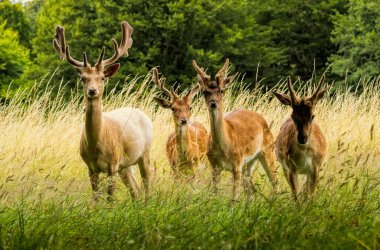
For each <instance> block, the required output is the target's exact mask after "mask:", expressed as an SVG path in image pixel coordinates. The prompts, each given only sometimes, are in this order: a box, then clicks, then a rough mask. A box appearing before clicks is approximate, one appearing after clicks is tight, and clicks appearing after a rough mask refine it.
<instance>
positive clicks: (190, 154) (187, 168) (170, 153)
mask: <svg viewBox="0 0 380 250" xmlns="http://www.w3.org/2000/svg"><path fill="white" fill-rule="evenodd" d="M153 82H154V83H155V84H156V85H157V86H158V87H159V88H160V90H161V91H162V92H163V93H164V94H166V95H167V96H168V97H169V98H170V100H165V99H161V98H157V97H155V98H154V99H155V101H156V102H157V103H158V104H159V105H160V106H161V107H163V108H167V109H169V108H170V109H171V110H172V114H173V120H174V127H175V131H174V133H172V134H171V135H170V136H169V138H168V141H167V143H166V153H167V157H168V159H169V162H170V165H171V167H172V169H173V171H174V173H175V179H177V177H178V176H188V175H190V176H191V179H193V177H194V176H195V175H196V168H197V166H198V165H199V162H200V160H201V159H202V158H203V157H204V156H205V154H206V149H207V130H206V128H205V127H204V126H203V125H202V124H201V123H199V122H193V121H190V116H191V103H192V98H193V95H194V93H195V92H196V91H198V89H199V87H198V86H195V87H193V88H192V89H191V90H190V91H189V92H188V93H187V94H186V95H184V96H183V97H181V96H179V95H178V94H176V93H175V92H174V90H172V91H169V90H167V89H166V88H165V86H164V79H161V80H159V79H158V70H157V69H156V68H154V69H153Z"/></svg>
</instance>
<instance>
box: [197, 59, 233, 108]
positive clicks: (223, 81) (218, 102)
mask: <svg viewBox="0 0 380 250" xmlns="http://www.w3.org/2000/svg"><path fill="white" fill-rule="evenodd" d="M228 64H229V60H228V59H226V62H225V63H224V65H223V67H222V68H221V69H220V70H219V71H218V73H217V74H216V75H215V80H211V77H210V76H209V75H207V74H206V72H205V71H204V69H203V68H200V67H199V66H198V65H197V63H196V62H195V60H193V66H194V69H195V71H196V72H197V79H198V83H199V85H200V86H201V90H202V92H203V95H204V96H205V99H206V103H207V107H208V108H209V109H218V108H220V107H221V106H222V103H223V92H224V90H225V89H227V88H228V87H229V86H230V85H231V83H232V82H233V81H234V79H235V77H236V76H237V75H238V73H236V74H234V75H232V76H228V77H227V76H226V73H227V69H228Z"/></svg>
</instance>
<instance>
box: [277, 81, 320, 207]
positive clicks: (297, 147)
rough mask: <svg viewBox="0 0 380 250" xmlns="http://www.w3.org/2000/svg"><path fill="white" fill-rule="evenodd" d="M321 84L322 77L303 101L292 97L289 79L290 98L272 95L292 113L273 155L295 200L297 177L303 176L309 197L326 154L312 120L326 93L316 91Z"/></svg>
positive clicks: (288, 96)
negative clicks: (288, 107)
mask: <svg viewBox="0 0 380 250" xmlns="http://www.w3.org/2000/svg"><path fill="white" fill-rule="evenodd" d="M323 82H324V76H322V77H321V79H320V81H319V83H318V87H317V88H316V90H315V91H314V93H313V94H312V95H311V96H309V97H305V98H301V97H299V96H298V95H297V94H296V92H295V91H294V89H293V87H292V83H291V79H290V77H289V78H288V81H287V85H288V89H289V92H290V95H287V94H280V93H276V92H273V94H274V95H275V96H276V97H277V99H278V100H280V102H281V103H282V104H284V105H287V106H290V107H291V108H292V109H293V111H292V114H291V116H290V117H289V118H288V119H287V120H286V121H285V122H284V124H283V125H282V126H281V128H280V132H279V134H278V136H277V139H276V144H275V151H276V155H277V158H278V160H279V161H280V163H281V165H282V167H283V169H284V173H285V176H286V179H287V181H288V183H289V185H290V187H291V189H292V193H293V196H294V198H295V199H296V200H298V199H299V194H300V188H299V182H298V174H305V175H307V180H306V188H307V190H306V191H307V193H309V194H312V193H313V192H314V191H315V188H316V185H317V182H318V174H319V169H320V167H321V165H322V161H323V158H324V156H325V154H326V139H325V137H324V135H323V133H322V132H321V129H320V128H319V126H318V124H317V123H316V121H315V119H314V117H315V115H314V107H315V105H316V103H317V102H318V101H319V100H320V99H321V98H322V97H323V95H324V94H325V93H326V89H324V90H320V89H321V86H322V84H323Z"/></svg>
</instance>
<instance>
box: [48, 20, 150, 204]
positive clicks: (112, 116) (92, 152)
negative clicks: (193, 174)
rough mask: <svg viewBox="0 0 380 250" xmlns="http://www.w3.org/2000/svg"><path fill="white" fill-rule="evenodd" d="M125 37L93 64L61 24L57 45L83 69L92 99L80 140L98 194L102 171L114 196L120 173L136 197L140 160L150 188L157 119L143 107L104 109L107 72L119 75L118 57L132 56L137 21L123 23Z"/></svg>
mask: <svg viewBox="0 0 380 250" xmlns="http://www.w3.org/2000/svg"><path fill="white" fill-rule="evenodd" d="M121 27H122V39H121V43H120V45H119V44H118V43H117V41H116V40H115V39H112V41H113V44H114V49H115V52H114V54H113V56H112V57H111V58H109V59H106V60H104V59H103V58H104V54H105V47H103V48H102V51H101V53H100V57H99V59H98V61H97V63H96V64H95V66H94V67H92V66H91V65H90V64H89V62H88V61H87V56H86V52H84V53H83V61H82V62H81V61H78V60H75V59H74V58H72V57H71V55H70V50H69V46H68V45H66V40H65V30H64V28H63V27H61V26H57V27H56V34H55V39H54V40H53V46H54V48H55V50H56V51H57V52H58V54H59V56H60V58H61V59H63V60H66V61H67V62H68V63H70V64H72V65H73V66H74V67H75V69H76V70H77V71H78V72H79V75H80V77H81V81H82V82H83V89H84V96H85V100H86V114H85V125H84V129H83V132H82V136H81V141H80V155H81V157H82V159H83V161H84V162H85V163H86V165H87V167H88V171H89V177H90V181H91V186H92V190H93V192H94V195H95V198H96V193H97V191H98V189H99V174H100V173H106V174H107V175H108V176H109V179H110V181H109V184H108V187H107V193H108V199H110V198H111V196H112V194H113V192H114V189H115V180H114V178H113V177H114V175H116V173H118V174H119V175H120V177H121V179H122V180H123V182H124V184H125V185H126V186H127V187H128V188H129V190H130V193H131V195H132V197H136V195H137V194H138V191H139V185H138V184H137V182H136V180H135V179H134V176H133V174H132V169H131V166H132V165H134V164H136V163H137V164H138V166H139V169H140V173H141V176H142V179H143V184H144V188H145V191H146V193H149V186H150V179H151V168H150V156H149V153H150V148H151V143H152V136H153V126H152V122H151V121H150V119H149V118H148V116H146V115H145V114H144V113H143V112H142V111H140V110H139V109H136V108H120V109H116V110H113V111H111V112H102V95H103V92H104V85H105V81H106V78H108V77H111V76H112V75H114V74H115V73H116V72H117V71H118V70H119V68H120V64H119V63H115V62H116V61H117V60H118V59H119V58H120V57H121V56H128V49H129V48H130V47H131V46H132V38H131V35H132V32H133V29H132V27H131V26H130V25H129V24H128V23H127V22H125V21H124V22H122V23H121Z"/></svg>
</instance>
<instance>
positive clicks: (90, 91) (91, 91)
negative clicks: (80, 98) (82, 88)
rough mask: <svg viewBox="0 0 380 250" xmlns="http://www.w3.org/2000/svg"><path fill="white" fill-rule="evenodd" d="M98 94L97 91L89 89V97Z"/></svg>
mask: <svg viewBox="0 0 380 250" xmlns="http://www.w3.org/2000/svg"><path fill="white" fill-rule="evenodd" d="M97 93H98V91H97V90H96V89H89V90H88V95H89V96H95V95H96V94H97Z"/></svg>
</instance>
